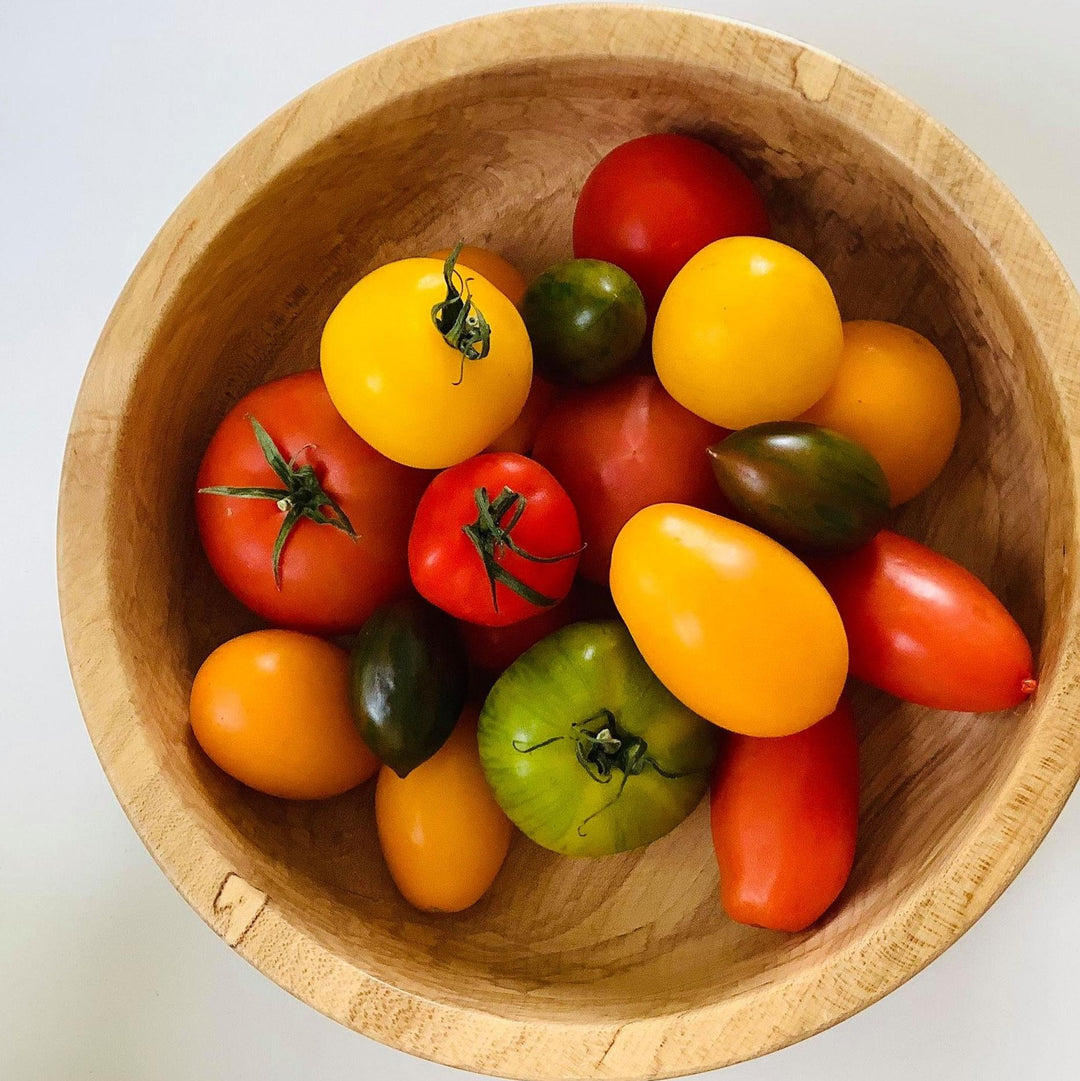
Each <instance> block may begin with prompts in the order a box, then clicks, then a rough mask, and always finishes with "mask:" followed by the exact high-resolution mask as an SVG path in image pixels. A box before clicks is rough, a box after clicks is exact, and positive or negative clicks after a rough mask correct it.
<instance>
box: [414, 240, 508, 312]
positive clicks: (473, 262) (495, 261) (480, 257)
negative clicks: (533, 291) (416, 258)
mask: <svg viewBox="0 0 1080 1081" xmlns="http://www.w3.org/2000/svg"><path fill="white" fill-rule="evenodd" d="M451 251H453V249H452V248H440V249H439V250H438V251H432V252H428V258H429V259H438V260H439V262H440V263H442V262H444V261H445V260H446V257H447V256H448V255H449V254H450V253H451ZM457 264H458V266H459V267H461V268H463V269H465V270H471V271H473V273H475V274H481V275H483V277H485V278H487V280H488V281H489V282H491V284H492V285H494V286H495V288H496V289H498V290H499V292H500V293H502V295H503V296H504V297H506V299H507V300H509V301H510V303H511V304H513V305H514V307H515V308H520V307H521V301H522V298H523V297H524V296H525V290H526V288H527V287H528V284H529V283H528V281H527V280H526V278H525V275H524V274H522V273H521V271H520V270H518V268H517V267H516V266H514V265H513V264H512V263H508V262H507V261H506V260H505V259H504V258H503V257H502V256H501V255H499V254H498V253H497V252H493V251H489V250H488V249H487V248H476V247H473V245H471V244H466V245H465V246H464V247H463V248H462V249H461V254H460V255H459V256H458V259H457Z"/></svg>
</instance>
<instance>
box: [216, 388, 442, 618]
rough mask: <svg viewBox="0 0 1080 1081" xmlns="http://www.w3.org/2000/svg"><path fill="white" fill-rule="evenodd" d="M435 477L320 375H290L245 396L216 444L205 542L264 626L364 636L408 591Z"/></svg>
mask: <svg viewBox="0 0 1080 1081" xmlns="http://www.w3.org/2000/svg"><path fill="white" fill-rule="evenodd" d="M260 432H261V435H260ZM271 459H272V460H273V464H271ZM429 477H430V474H428V473H424V472H421V471H420V470H417V469H409V468H407V467H406V466H403V465H398V464H397V463H396V462H391V461H390V460H389V459H388V458H384V457H383V456H382V455H381V454H379V453H378V451H376V450H374V449H372V448H371V447H369V446H368V444H367V443H365V442H364V441H363V440H362V439H361V438H360V437H359V436H358V435H357V434H356V433H355V432H354V431H353V430H352V429H351V428H350V427H349V426H348V425H347V424H346V423H345V421H344V420H342V419H341V417H340V416H339V415H338V412H337V410H336V409H335V408H334V406H333V405H332V404H331V402H330V396H329V394H327V392H326V387H325V385H324V384H323V381H322V376H321V375H320V374H319V373H318V372H317V371H310V372H301V373H300V374H299V375H289V376H286V377H285V378H284V379H277V380H275V381H274V382H272V383H267V384H265V385H264V386H261V387H257V388H256V389H255V390H253V391H252V392H251V393H250V394H248V395H245V397H243V398H241V399H240V401H239V402H237V403H236V405H235V406H234V407H233V408H232V409H231V410H230V411H229V413H228V414H227V415H226V417H225V419H224V420H223V421H222V422H221V424H220V425H219V427H218V429H217V431H216V432H215V433H214V437H213V438H212V439H211V440H210V445H209V446H208V447H207V448H206V454H205V456H204V457H203V460H202V465H201V467H200V468H199V475H198V479H197V481H196V488H197V490H198V494H196V496H195V517H196V521H197V523H198V527H199V536H200V537H201V538H202V543H203V548H204V549H205V550H206V554H207V557H208V558H209V560H210V564H211V566H212V567H213V568H214V571H215V572H216V573H217V576H218V577H219V578H220V579H221V581H222V583H223V584H224V585H225V587H226V588H227V589H228V590H229V591H230V592H231V593H233V594H234V595H235V596H236V597H237V598H239V600H241V601H242V602H243V603H244V604H246V605H247V606H248V607H249V608H250V609H252V611H254V612H257V613H258V614H259V615H260V616H262V617H263V618H264V619H266V620H268V621H269V622H271V623H274V624H277V625H278V626H280V627H289V628H292V629H294V630H305V631H311V632H313V633H316V634H342V633H345V632H348V631H354V630H356V629H357V628H358V627H359V626H360V625H361V624H362V623H363V622H364V621H365V620H366V619H367V617H368V616H369V615H370V614H371V613H372V611H374V609H376V608H377V607H379V605H381V604H383V603H384V602H385V601H388V600H391V599H392V598H394V597H396V596H398V595H400V594H401V593H403V592H404V591H406V590H407V589H408V586H409V572H408V565H407V563H406V559H405V543H406V539H407V537H408V535H409V526H410V524H411V522H412V516H413V511H414V510H415V509H416V504H417V503H418V502H419V499H420V495H421V493H422V492H423V490H424V486H425V484H426V483H427V481H428V478H429ZM208 488H213V489H219V490H220V489H224V490H226V491H227V492H229V493H232V494H220V491H219V492H217V493H211V492H207V491H205V489H208ZM237 490H240V491H245V492H247V496H246V497H244V496H242V495H237V494H235V493H236V491H237ZM286 525H288V527H289V528H288V529H286V528H285V527H286ZM279 539H280V540H281V543H280V544H279ZM275 568H276V570H277V574H275Z"/></svg>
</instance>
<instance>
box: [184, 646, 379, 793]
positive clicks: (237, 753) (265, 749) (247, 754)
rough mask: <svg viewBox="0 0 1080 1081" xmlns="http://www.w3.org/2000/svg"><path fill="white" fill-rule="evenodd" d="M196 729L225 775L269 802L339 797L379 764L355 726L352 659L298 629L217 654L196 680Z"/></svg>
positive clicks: (223, 648)
mask: <svg viewBox="0 0 1080 1081" xmlns="http://www.w3.org/2000/svg"><path fill="white" fill-rule="evenodd" d="M191 727H192V729H193V730H194V732H195V738H196V739H197V740H198V741H199V746H200V747H202V749H203V750H204V751H205V752H206V753H207V755H208V756H209V757H210V758H211V759H212V760H213V761H214V762H215V763H216V764H217V765H218V766H220V767H221V769H223V770H224V771H225V772H226V773H228V774H229V775H230V776H232V777H235V778H236V779H237V780H238V781H243V783H244V784H246V785H249V786H250V787H252V788H256V789H258V790H259V791H260V792H266V793H267V794H268V795H271V796H283V797H284V798H286V799H324V798H325V797H327V796H337V795H340V794H341V793H342V792H347V791H348V790H349V789H350V788H354V787H355V786H356V785H358V784H360V783H361V782H363V781H366V780H367V779H368V778H369V777H370V776H372V774H374V772H375V770H376V769H377V768H378V766H379V760H378V759H377V758H376V757H375V755H374V754H372V753H371V751H370V750H368V746H367V744H366V743H364V741H363V740H362V739H361V738H360V734H359V732H358V731H357V729H356V725H355V724H354V723H353V717H352V709H351V707H350V705H349V657H348V654H347V653H346V652H345V651H344V650H343V649H339V648H338V647H337V646H335V645H331V644H330V643H329V642H325V641H323V639H321V638H316V637H314V636H313V635H310V634H300V633H298V632H297V631H272V630H267V631H252V632H251V633H250V634H242V635H240V637H239V638H233V639H231V640H230V641H228V642H226V643H225V644H224V645H220V646H218V648H217V649H215V650H214V652H213V653H211V654H210V656H209V657H207V658H206V660H205V661H203V663H202V667H201V668H200V669H199V671H198V672H197V673H196V675H195V682H194V684H193V685H192V688H191Z"/></svg>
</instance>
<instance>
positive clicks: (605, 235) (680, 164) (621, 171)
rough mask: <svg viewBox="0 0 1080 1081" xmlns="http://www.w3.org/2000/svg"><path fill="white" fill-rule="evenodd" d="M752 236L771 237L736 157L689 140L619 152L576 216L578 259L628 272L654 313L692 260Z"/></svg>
mask: <svg viewBox="0 0 1080 1081" xmlns="http://www.w3.org/2000/svg"><path fill="white" fill-rule="evenodd" d="M748 235H754V236H768V235H769V216H768V214H767V213H766V211H765V204H764V203H763V202H762V200H761V196H760V195H759V194H758V192H757V189H756V188H755V187H754V185H753V184H752V183H751V182H750V180H749V178H748V177H747V176H746V174H745V173H743V172H742V170H741V169H739V167H738V166H737V165H736V164H735V163H734V162H733V161H732V160H731V159H730V158H728V157H726V156H725V155H724V154H721V153H720V151H719V150H716V149H715V148H714V147H711V146H709V144H708V143H703V142H701V141H700V140H698V139H691V138H690V137H689V136H686V135H669V134H661V135H644V136H642V137H641V138H639V139H632V140H631V141H630V142H628V143H623V144H622V146H617V147H616V148H615V149H614V150H612V151H611V152H610V153H609V154H608V155H607V156H606V157H605V158H604V159H603V160H602V161H601V162H600V164H599V165H597V166H596V167H595V168H594V169H593V171H592V172H591V173H590V174H589V176H588V179H587V180H586V181H585V186H584V187H583V188H582V189H581V195H580V196H578V201H577V208H576V209H575V211H574V254H575V255H576V256H578V257H579V258H586V259H604V260H606V261H607V262H609V263H614V264H615V265H616V266H619V267H622V269H623V270H625V271H626V272H627V273H628V274H629V275H630V277H631V278H633V279H634V281H636V282H637V284H638V286H639V287H640V289H641V291H642V293H643V294H644V296H645V303H646V305H647V307H648V309H649V311H650V312H653V313H655V312H656V309H657V308H658V307H659V305H660V298H661V297H662V296H663V295H664V291H665V290H666V289H667V287H668V285H670V284H671V280H672V279H673V278H674V277H675V275H676V274H677V273H678V272H679V271H680V270H681V269H682V267H683V266H684V265H685V264H686V262H687V261H688V260H689V259H690V257H691V256H692V255H694V254H695V253H696V252H698V251H700V250H701V249H702V248H704V247H705V245H706V244H710V243H712V241H714V240H719V239H720V238H721V237H726V236H748Z"/></svg>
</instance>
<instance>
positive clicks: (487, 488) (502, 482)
mask: <svg viewBox="0 0 1080 1081" xmlns="http://www.w3.org/2000/svg"><path fill="white" fill-rule="evenodd" d="M580 551H581V531H580V528H579V527H578V517H577V512H576V511H575V510H574V505H573V503H571V502H570V497H569V496H568V495H567V494H566V492H564V491H563V489H562V487H561V486H560V485H559V482H558V481H557V480H556V479H555V478H554V477H553V476H552V475H551V474H550V473H549V472H548V471H547V470H546V469H545V468H544V467H543V466H541V465H538V464H537V463H536V462H534V461H532V460H531V459H529V458H524V457H522V456H521V455H520V454H511V453H508V452H496V453H493V454H479V455H477V456H476V457H475V458H470V459H468V461H465V462H462V463H461V464H460V465H455V466H451V467H450V468H449V469H444V470H443V471H442V472H441V473H440V474H439V475H438V476H437V477H436V478H435V479H434V480H433V481H432V482H431V484H430V485H429V486H428V489H427V491H426V492H424V495H423V497H422V498H421V500H420V505H419V506H418V507H417V508H416V518H415V520H414V521H413V527H412V532H411V533H410V534H409V572H410V573H411V575H412V580H413V585H414V586H416V588H417V590H418V591H419V592H420V594H421V596H423V597H425V598H426V599H427V600H429V601H430V602H431V603H432V604H434V605H437V606H438V607H439V608H442V609H443V610H444V611H447V612H449V613H450V615H452V616H455V617H457V618H458V619H464V620H466V621H468V622H469V623H481V624H483V625H485V626H488V627H502V626H506V625H507V624H509V623H517V622H518V621H519V620H522V619H527V618H528V617H529V616H535V615H536V614H537V613H538V612H540V611H542V610H543V609H545V608H550V607H553V606H554V605H555V604H557V603H558V602H559V601H560V600H561V599H562V598H563V597H565V596H566V594H567V593H568V592H569V590H570V586H571V584H572V583H573V581H574V573H575V572H576V570H577V565H578V556H579V555H580Z"/></svg>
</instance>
